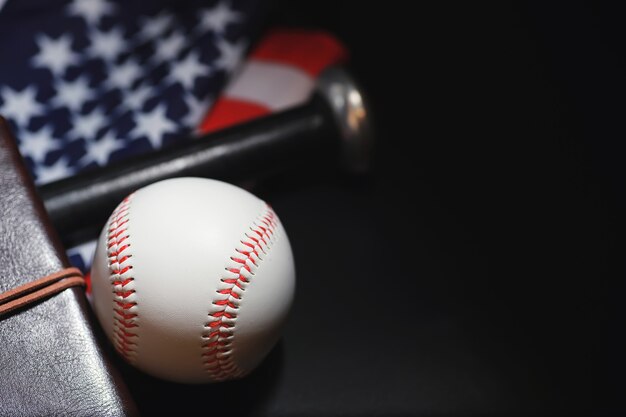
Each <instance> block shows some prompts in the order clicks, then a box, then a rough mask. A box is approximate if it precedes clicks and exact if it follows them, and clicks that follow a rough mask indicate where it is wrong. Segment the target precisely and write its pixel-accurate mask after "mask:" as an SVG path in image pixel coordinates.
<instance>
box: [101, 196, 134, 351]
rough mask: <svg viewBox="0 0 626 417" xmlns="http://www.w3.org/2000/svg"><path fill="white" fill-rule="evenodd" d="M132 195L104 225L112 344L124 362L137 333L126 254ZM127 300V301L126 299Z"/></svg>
mask: <svg viewBox="0 0 626 417" xmlns="http://www.w3.org/2000/svg"><path fill="white" fill-rule="evenodd" d="M131 199H132V194H131V195H129V196H128V197H126V198H125V199H124V201H122V202H121V203H120V205H119V206H117V208H116V209H115V211H114V212H113V214H112V215H111V217H110V219H109V224H108V228H107V258H108V261H107V263H108V267H109V273H110V277H109V278H110V282H111V286H112V287H113V294H114V299H113V312H114V316H113V345H114V346H115V348H116V349H117V351H118V352H119V353H120V354H121V355H122V356H123V357H124V358H125V359H127V360H128V361H131V362H132V361H133V360H134V358H135V355H136V348H137V343H136V342H135V339H136V337H137V333H136V330H133V329H135V328H136V327H137V326H138V325H137V318H138V316H137V313H136V312H135V310H136V305H137V303H136V302H135V301H134V294H135V289H134V288H133V287H134V285H133V281H134V278H133V277H132V275H131V274H132V269H133V266H132V265H131V264H130V260H131V258H132V254H131V253H129V250H130V247H131V245H130V243H129V242H128V241H127V239H128V238H129V237H130V234H129V233H128V221H129V219H128V214H129V209H130V202H131ZM129 299H130V300H129Z"/></svg>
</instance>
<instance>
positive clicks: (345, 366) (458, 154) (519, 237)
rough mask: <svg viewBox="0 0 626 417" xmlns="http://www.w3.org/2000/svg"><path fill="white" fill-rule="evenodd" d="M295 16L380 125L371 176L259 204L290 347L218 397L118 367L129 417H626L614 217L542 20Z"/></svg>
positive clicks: (333, 180) (271, 190) (291, 191)
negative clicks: (274, 254)
mask: <svg viewBox="0 0 626 417" xmlns="http://www.w3.org/2000/svg"><path fill="white" fill-rule="evenodd" d="M292 3H293V4H290V3H289V2H282V3H281V4H280V7H279V8H278V10H279V11H280V13H278V15H276V16H275V17H274V20H275V21H274V22H273V23H285V22H287V23H292V24H294V25H297V26H300V27H302V26H305V27H306V26H307V25H308V26H320V27H322V28H326V29H329V30H331V31H333V32H334V33H336V34H337V35H338V36H340V37H341V38H342V39H343V40H344V41H345V42H346V44H347V45H348V47H349V48H350V51H351V53H352V59H351V66H352V69H353V71H354V72H355V74H356V75H357V76H358V77H359V78H360V80H361V83H362V84H363V86H364V87H365V88H366V89H367V91H368V92H369V93H370V99H371V101H372V104H373V110H374V114H375V116H376V122H377V129H378V139H379V142H378V147H377V149H376V154H375V161H374V162H375V165H374V169H373V172H372V174H371V175H370V176H367V177H360V178H354V177H349V176H346V175H345V174H343V173H341V172H340V171H339V170H335V169H330V168H329V167H328V164H327V163H326V162H325V161H316V162H315V161H314V162H313V163H312V164H311V165H310V166H306V167H305V166H303V167H300V169H298V170H297V171H291V172H289V173H288V174H287V175H283V176H278V177H276V178H272V179H271V180H266V181H264V182H262V183H260V184H259V185H258V186H257V187H256V188H255V190H254V191H255V192H256V193H257V194H258V195H259V196H261V197H262V198H264V199H266V200H267V201H269V202H270V203H271V204H272V205H273V206H274V208H275V210H276V212H277V213H278V214H279V216H280V217H281V219H282V222H283V224H284V225H285V227H286V230H287V232H288V234H289V237H290V240H291V243H292V247H293V250H294V253H295V258H296V267H297V280H298V284H297V285H298V286H297V294H296V299H295V304H294V307H293V311H292V315H291V318H290V321H289V323H288V325H287V328H286V330H285V333H284V336H283V338H282V339H281V342H280V343H279V345H278V346H277V348H276V349H274V351H273V352H272V353H271V355H270V357H269V358H268V359H267V360H266V361H265V362H264V363H263V365H262V366H261V367H260V368H259V369H258V370H257V371H255V373H254V374H252V375H251V376H249V377H248V378H246V379H244V380H241V381H237V382H231V383H224V384H219V385H209V386H206V385H204V386H181V385H174V384H168V383H164V382H160V381H157V380H154V379H152V378H149V377H147V376H144V375H141V374H139V373H137V372H135V371H133V370H132V369H130V368H128V367H127V366H125V365H124V364H122V363H119V366H120V369H121V370H122V372H123V374H124V376H125V378H126V381H127V382H128V385H129V389H130V390H131V393H132V394H133V395H134V396H135V398H136V399H137V402H138V403H139V407H140V409H141V410H142V411H143V412H144V413H145V414H147V415H152V414H161V413H174V412H180V411H181V410H182V411H184V412H185V415H191V414H194V413H192V410H195V411H196V412H197V415H224V414H226V413H230V414H254V415H318V416H334V415H420V416H421V415H424V416H426V415H427V416H432V415H455V416H456V415H475V414H495V415H518V414H526V413H529V412H533V413H536V414H547V415H553V414H577V413H579V414H584V415H601V414H620V413H626V401H625V399H624V396H623V393H624V392H625V391H624V389H625V388H626V386H625V385H626V384H625V383H624V377H623V375H625V374H626V363H625V360H624V351H625V349H624V348H625V345H626V343H625V340H624V336H623V332H624V317H625V315H624V307H623V306H624V302H623V299H624V290H625V285H624V274H623V264H624V262H623V259H624V255H623V253H624V252H623V251H621V248H620V245H619V242H620V241H621V240H622V239H621V234H620V229H621V225H622V223H623V222H622V221H621V218H620V215H621V213H622V208H623V206H622V205H621V202H620V197H619V190H618V189H617V188H616V187H615V186H614V184H613V183H612V181H611V178H608V177H607V176H606V174H605V173H604V171H602V169H599V168H601V165H602V164H601V162H600V163H598V160H597V159H596V156H595V154H594V148H593V146H592V144H590V137H589V136H588V134H587V133H585V132H587V130H585V129H583V127H582V123H583V121H584V120H585V115H584V114H583V113H581V112H582V110H581V108H580V107H578V106H577V105H576V102H575V99H574V98H573V97H572V96H571V94H570V93H569V92H568V90H567V86H566V83H565V82H563V80H562V79H561V78H559V76H558V71H554V68H556V67H554V66H552V64H551V63H550V59H549V56H550V55H549V54H550V51H549V48H548V47H547V46H545V45H547V41H546V42H544V41H545V39H544V38H543V37H542V36H543V35H542V32H541V30H540V23H538V21H539V20H540V19H535V17H536V13H537V10H536V9H528V8H526V9H522V8H520V7H518V6H510V5H507V4H504V3H498V6H490V7H481V8H476V6H475V5H471V6H470V5H469V4H468V5H465V6H460V5H457V6H454V7H452V6H443V5H441V6H439V7H440V8H441V9H439V10H433V9H429V10H426V7H424V8H423V10H422V9H420V10H419V11H418V12H417V13H416V12H411V13H409V11H408V9H404V10H403V9H402V8H401V7H400V5H396V6H393V7H392V6H391V5H383V4H380V3H378V4H374V5H369V6H368V5H365V4H364V3H365V2H358V3H357V2H343V3H342V2H339V3H336V2H335V3H333V2H321V3H319V2H317V3H315V4H314V3H313V2H309V3H307V5H305V6H303V5H302V4H301V3H300V2H292ZM295 3H298V5H296V4H295ZM420 7H421V6H420ZM533 13H535V14H533ZM591 142H592V141H591Z"/></svg>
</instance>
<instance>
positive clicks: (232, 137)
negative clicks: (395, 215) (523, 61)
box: [39, 68, 373, 246]
mask: <svg viewBox="0 0 626 417" xmlns="http://www.w3.org/2000/svg"><path fill="white" fill-rule="evenodd" d="M370 118H371V115H370V112H369V110H368V106H367V104H366V103H365V98H364V95H363V92H362V91H361V90H360V89H359V87H358V86H357V84H356V83H355V82H354V80H353V79H352V77H351V76H350V75H349V74H348V73H347V72H346V71H345V70H343V69H341V68H332V69H329V70H328V71H326V72H325V73H323V74H322V75H321V76H320V78H319V80H318V83H317V85H316V93H315V95H314V97H313V98H312V100H311V101H310V102H308V103H306V104H304V105H302V106H299V107H296V108H293V109H291V110H287V111H284V112H280V113H277V114H273V115H270V116H267V117H263V118H259V119H256V120H253V121H251V122H248V123H244V124H241V125H237V126H235V127H232V128H228V129H224V130H221V131H218V132H214V133H210V134H207V135H205V136H203V137H200V138H195V139H190V140H186V141H180V142H179V143H177V144H175V145H173V146H169V147H167V148H164V149H161V150H159V151H156V152H152V153H149V154H144V155H141V156H138V157H133V158H128V159H126V160H124V161H120V162H118V163H113V164H110V165H108V166H106V167H103V168H98V169H93V170H90V171H85V172H83V173H80V174H78V175H76V176H73V177H70V178H66V179H63V180H60V181H56V182H52V183H49V184H46V185H43V186H41V187H39V193H40V196H41V197H42V199H43V201H44V205H45V207H46V210H47V212H48V215H49V216H50V218H51V220H52V223H53V224H54V226H55V228H56V229H57V231H58V233H59V235H60V236H61V239H62V241H63V243H64V244H65V245H67V246H72V245H75V244H78V243H81V242H84V241H87V240H89V239H93V238H94V237H95V236H97V234H98V232H99V229H100V228H101V227H102V225H103V224H104V223H105V222H106V219H107V218H108V216H109V215H110V213H111V212H112V211H113V210H114V209H115V207H116V206H117V204H119V202H120V201H121V200H122V199H123V198H124V197H126V196H127V195H128V194H130V193H131V192H133V191H134V190H137V189H139V188H141V187H143V186H146V185H148V184H151V183H153V182H156V181H160V180H164V179H168V178H174V177H185V176H195V177H207V178H214V179H220V180H224V181H229V182H238V181H242V180H246V179H251V178H258V177H259V176H262V175H263V174H266V173H268V171H279V170H284V169H287V168H288V167H293V166H294V165H297V164H298V163H301V162H302V161H304V160H311V159H312V158H313V159H317V160H318V161H320V163H331V160H332V159H336V160H337V161H338V163H340V164H342V165H343V166H344V167H345V168H346V169H347V170H348V171H351V172H363V171H367V169H368V167H369V162H370V154H371V147H372V143H373V132H372V128H371V121H370ZM324 161H326V162H324Z"/></svg>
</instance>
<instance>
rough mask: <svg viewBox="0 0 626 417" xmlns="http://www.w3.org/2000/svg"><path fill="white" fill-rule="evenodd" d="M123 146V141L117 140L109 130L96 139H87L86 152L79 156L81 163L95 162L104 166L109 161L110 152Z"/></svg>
mask: <svg viewBox="0 0 626 417" xmlns="http://www.w3.org/2000/svg"><path fill="white" fill-rule="evenodd" d="M123 147H124V141H121V140H118V139H117V137H116V136H115V135H113V134H112V133H111V132H107V133H106V134H105V135H104V136H103V137H102V138H100V139H98V140H89V141H87V144H86V146H85V148H86V149H85V150H86V152H87V153H86V154H85V155H84V156H83V157H82V158H81V163H82V164H83V165H87V164H89V163H90V162H92V161H93V162H96V163H97V164H98V165H100V166H105V165H106V164H107V162H109V157H110V156H111V154H112V153H113V152H115V151H117V150H118V149H122V148H123Z"/></svg>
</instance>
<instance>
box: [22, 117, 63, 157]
mask: <svg viewBox="0 0 626 417" xmlns="http://www.w3.org/2000/svg"><path fill="white" fill-rule="evenodd" d="M52 139H53V132H52V128H51V127H50V126H47V125H46V126H42V127H41V128H39V130H38V131H36V132H31V131H30V130H27V129H24V130H22V131H21V132H20V152H21V153H22V155H24V156H27V157H30V158H31V159H32V160H33V162H35V163H43V161H44V159H46V155H47V154H48V153H49V152H51V151H54V150H57V149H60V148H61V145H60V144H59V141H57V140H52Z"/></svg>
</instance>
